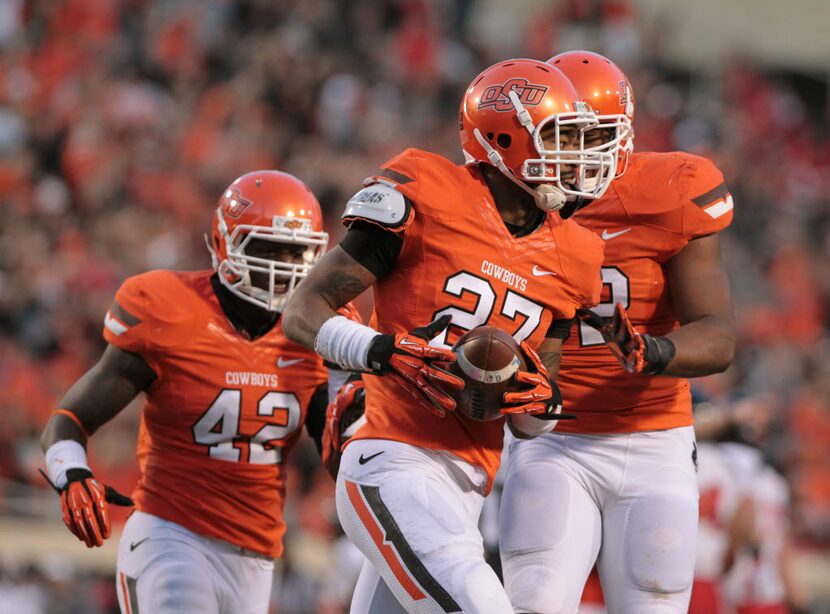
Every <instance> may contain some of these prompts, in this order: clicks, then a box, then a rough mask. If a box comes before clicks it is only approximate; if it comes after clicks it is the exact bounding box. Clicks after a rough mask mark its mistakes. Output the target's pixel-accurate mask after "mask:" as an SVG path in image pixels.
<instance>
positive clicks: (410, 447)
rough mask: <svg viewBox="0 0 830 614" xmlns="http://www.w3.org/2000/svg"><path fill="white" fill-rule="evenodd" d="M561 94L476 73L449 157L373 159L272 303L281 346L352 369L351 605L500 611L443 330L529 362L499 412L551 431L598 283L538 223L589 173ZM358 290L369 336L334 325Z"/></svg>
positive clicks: (477, 438) (346, 498)
mask: <svg viewBox="0 0 830 614" xmlns="http://www.w3.org/2000/svg"><path fill="white" fill-rule="evenodd" d="M577 98H578V95H577V93H576V91H575V90H574V89H573V87H572V86H571V84H570V83H569V82H568V80H567V79H566V78H565V77H564V76H563V75H562V73H561V72H560V71H559V70H558V69H556V68H554V67H552V66H549V65H547V64H544V63H543V62H537V61H534V60H510V61H506V62H502V63H499V64H496V65H494V66H492V67H490V68H489V69H487V70H485V71H484V72H483V73H481V74H480V75H479V76H478V77H476V79H475V80H474V81H473V82H472V84H471V85H470V87H469V88H468V89H467V91H466V93H465V94H464V97H463V100H462V103H461V111H460V124H461V126H460V130H461V142H462V146H463V149H464V153H465V156H466V159H467V163H466V164H464V165H457V164H454V163H452V162H451V161H449V160H447V159H445V158H443V157H441V156H438V155H435V154H432V153H429V152H426V151H422V150H417V149H408V150H406V151H404V152H403V153H401V154H399V155H398V156H396V157H394V158H392V159H391V160H389V161H388V162H386V163H385V164H383V165H382V167H381V168H380V169H378V170H377V171H376V172H375V173H373V174H372V175H371V176H370V177H369V178H368V179H367V180H366V181H365V182H364V185H365V186H366V187H365V188H364V189H362V190H360V191H359V192H358V193H357V194H355V195H354V196H353V197H352V199H351V200H350V201H349V203H348V205H347V207H346V211H345V213H344V215H343V219H344V223H345V224H346V226H347V227H348V228H349V230H348V233H347V234H346V237H345V238H344V240H343V242H342V243H341V244H340V245H339V246H338V247H336V248H334V249H333V250H332V251H331V252H329V253H328V254H326V256H325V257H324V258H323V260H321V262H320V263H319V264H318V265H317V267H315V270H314V271H312V273H311V275H310V276H309V278H308V279H307V280H306V282H305V283H304V284H303V285H302V286H301V287H300V288H299V289H298V291H297V293H296V294H295V295H294V296H293V297H292V299H291V301H290V302H289V304H288V306H287V308H286V311H285V314H284V318H285V323H284V325H285V331H286V334H287V335H288V336H289V338H293V339H295V340H296V341H298V342H300V343H302V344H303V345H305V346H307V347H309V348H311V347H313V348H314V349H315V350H316V351H317V352H319V353H320V354H321V355H322V356H323V357H324V358H325V359H327V360H329V361H331V362H334V363H336V364H339V365H341V366H342V367H344V368H346V369H353V370H361V371H365V372H367V373H368V374H367V375H364V376H363V379H364V380H365V406H366V412H365V420H366V423H365V424H364V425H363V426H362V427H360V429H359V430H358V431H357V432H356V433H355V434H354V435H353V436H352V437H351V439H349V441H348V442H347V443H346V444H345V449H344V451H343V455H342V458H341V459H340V470H339V473H338V476H337V489H336V493H337V494H336V497H337V510H338V515H339V518H340V521H341V524H342V525H343V528H344V529H345V531H346V533H347V535H348V536H349V537H350V538H351V539H352V540H353V541H354V543H355V544H356V545H357V546H358V547H359V548H360V549H361V550H362V552H363V553H364V554H365V555H366V557H367V559H368V560H369V561H370V563H371V565H370V566H369V567H364V574H363V575H362V576H361V579H360V582H359V583H358V589H357V590H356V592H355V595H354V599H353V602H352V611H353V612H364V611H387V610H385V609H383V608H385V607H386V605H383V606H382V607H381V606H380V605H379V603H380V601H381V600H383V599H386V598H387V597H388V596H389V595H388V590H391V592H392V594H394V597H395V598H396V599H397V600H398V601H399V602H400V604H401V605H402V606H403V608H404V609H406V610H407V611H410V612H438V611H440V612H461V611H463V612H471V613H472V612H487V613H488V614H491V613H500V612H512V611H513V609H512V606H511V605H510V601H509V599H508V597H507V595H506V594H505V592H504V589H503V587H502V586H501V584H500V582H499V580H498V578H497V576H496V574H495V573H494V572H493V570H492V569H491V568H490V567H489V566H488V565H487V564H486V563H485V560H484V551H483V546H482V538H481V534H480V533H479V531H478V528H477V521H478V516H479V513H480V510H481V506H482V503H483V501H484V497H485V495H486V494H487V493H488V491H489V490H490V487H491V484H492V480H493V476H494V474H495V472H496V469H497V468H498V464H499V459H500V455H501V448H502V435H503V423H504V421H503V420H501V419H497V420H494V421H490V422H476V421H473V420H471V419H469V418H466V417H465V416H464V415H462V414H460V413H459V412H456V411H454V410H455V401H454V399H453V394H452V393H453V392H454V391H457V390H458V389H460V387H461V386H463V383H462V381H461V380H460V379H459V378H457V377H456V376H453V375H450V374H449V373H448V372H447V371H446V366H447V363H448V362H451V361H454V359H455V355H454V353H453V352H452V351H451V348H452V345H453V343H454V341H455V340H456V339H457V338H458V337H459V335H460V334H461V333H463V332H465V331H467V330H470V329H473V328H475V327H477V326H480V325H484V324H489V325H493V326H497V327H499V328H502V329H503V330H505V331H508V332H509V333H510V334H512V335H513V337H514V338H515V339H516V340H517V341H519V342H521V345H522V348H523V351H524V353H525V354H526V358H527V364H528V365H529V366H528V368H527V370H525V371H520V372H519V373H518V374H517V376H516V378H517V382H519V384H520V385H519V386H518V389H517V390H514V391H511V392H508V393H506V394H505V396H504V408H503V410H502V413H504V414H506V415H510V416H511V420H510V423H511V425H512V427H513V428H515V429H517V430H518V431H519V432H521V433H522V434H524V435H525V436H532V435H536V434H538V433H540V432H543V431H547V430H550V429H551V428H553V426H554V423H555V421H556V420H555V419H556V417H557V412H558V410H559V408H560V407H561V405H560V402H559V401H560V399H559V394H558V390H557V388H556V385H555V384H554V383H553V381H552V380H553V378H554V377H555V375H556V371H557V368H558V361H559V349H560V346H561V343H562V340H561V337H562V334H563V329H567V326H568V321H569V320H570V319H571V318H573V317H574V314H575V312H576V310H577V309H580V308H582V307H583V306H586V305H590V304H592V303H596V302H597V300H598V298H599V290H600V283H599V265H600V262H601V260H602V241H601V240H599V238H598V237H596V236H595V235H594V234H593V233H591V232H590V231H587V230H585V229H584V228H582V227H580V226H579V225H577V224H575V223H574V222H572V221H566V220H562V219H561V218H560V217H559V215H558V214H556V213H553V212H554V211H555V210H556V209H558V208H559V207H561V206H562V205H563V204H564V203H565V201H566V197H567V191H569V190H570V189H571V187H570V186H571V185H572V183H573V181H574V177H575V176H576V175H577V174H579V173H580V172H581V166H583V165H585V164H588V163H589V162H588V161H591V164H593V165H597V164H599V156H594V155H585V156H576V155H575V154H574V150H575V149H576V147H577V143H576V140H577V138H578V135H579V129H580V128H585V127H588V126H590V125H593V124H594V123H595V122H596V118H595V116H594V114H593V113H592V112H591V111H590V108H589V107H588V106H587V105H585V104H584V103H582V102H581V101H579V100H577ZM370 287H373V288H374V296H375V310H374V314H373V317H372V321H371V326H363V325H360V324H356V323H354V322H350V321H348V320H347V319H346V318H343V317H339V316H337V314H336V309H337V308H338V307H340V306H341V305H343V304H344V303H345V302H346V301H349V300H351V299H352V298H354V297H355V296H357V295H358V294H360V293H361V292H363V291H364V290H366V289H367V288H370ZM563 323H564V325H563ZM531 414H533V415H531ZM536 416H541V418H540V417H536ZM548 418H553V419H548ZM381 578H382V581H381ZM384 582H385V584H384ZM386 586H388V590H387V589H386ZM384 603H386V602H384Z"/></svg>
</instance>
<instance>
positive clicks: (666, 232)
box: [557, 153, 732, 433]
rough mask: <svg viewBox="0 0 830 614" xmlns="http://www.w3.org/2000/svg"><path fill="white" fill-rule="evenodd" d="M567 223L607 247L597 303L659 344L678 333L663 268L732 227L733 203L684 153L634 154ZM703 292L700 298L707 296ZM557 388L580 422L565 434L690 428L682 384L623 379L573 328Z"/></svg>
mask: <svg viewBox="0 0 830 614" xmlns="http://www.w3.org/2000/svg"><path fill="white" fill-rule="evenodd" d="M573 219H574V220H575V221H577V222H578V223H579V224H581V225H582V226H584V227H585V228H588V229H590V230H592V231H594V232H595V233H596V234H597V235H599V236H600V237H601V238H603V239H604V240H605V262H604V264H603V266H602V281H603V293H602V302H601V303H600V304H599V305H598V306H597V307H596V308H594V311H595V312H596V313H598V314H599V315H601V316H603V317H611V315H612V314H613V307H614V304H615V303H618V302H619V303H622V304H623V306H624V307H625V308H626V309H627V310H628V314H629V316H630V317H631V321H632V323H633V324H634V326H635V327H636V328H637V330H639V331H640V332H645V333H648V334H650V335H665V334H666V333H668V332H670V331H672V330H674V329H675V328H677V327H678V326H679V322H678V320H677V315H676V314H675V311H674V308H673V307H672V302H671V297H670V293H669V288H668V286H667V279H666V270H665V267H664V264H665V262H666V261H667V260H668V259H669V258H671V257H672V256H673V255H675V254H676V253H677V252H679V251H680V250H681V249H683V247H684V246H685V245H686V244H687V243H688V242H689V241H691V240H692V239H695V238H697V237H702V236H705V235H709V234H713V233H716V232H718V231H720V230H722V229H723V228H726V227H727V226H728V225H729V223H730V222H731V221H732V196H731V195H730V194H729V190H728V188H727V186H726V183H725V182H724V179H723V175H722V174H721V172H720V171H719V170H718V169H717V167H716V166H715V165H714V164H713V163H712V162H711V161H709V160H707V159H705V158H700V157H697V156H693V155H691V154H686V153H637V154H635V155H634V156H633V157H632V158H631V162H630V164H629V167H628V170H627V171H626V173H625V174H624V175H623V176H622V177H620V178H618V179H616V180H614V182H613V183H612V184H611V187H610V188H609V189H608V191H607V192H606V193H605V195H604V196H603V197H602V198H600V199H598V200H596V201H594V202H592V203H590V204H589V205H587V206H586V207H583V208H582V209H580V210H578V211H577V212H576V213H575V214H574V216H573ZM705 291H706V289H705V288H701V292H705ZM558 383H559V386H560V388H561V389H562V395H563V397H564V399H565V404H566V407H567V409H568V410H569V411H571V412H573V413H575V414H576V415H578V416H579V419H578V420H570V421H565V422H560V423H559V425H558V426H557V430H558V431H560V432H571V433H628V432H634V431H650V430H659V429H668V428H674V427H679V426H688V425H690V424H692V412H691V398H690V395H689V383H688V381H687V380H685V379H682V378H677V377H670V376H660V375H657V376H646V375H630V374H628V373H626V372H625V371H624V370H623V369H622V367H621V366H620V364H619V363H618V362H617V360H616V359H615V358H614V357H613V356H612V354H611V352H609V351H608V349H607V348H606V347H605V345H604V344H603V341H602V337H601V336H600V335H599V333H598V332H596V331H595V330H593V329H592V328H590V327H589V326H588V325H587V324H584V323H578V324H577V325H576V326H575V328H574V329H571V335H570V337H569V338H568V340H567V341H566V342H565V346H564V352H563V359H562V365H561V367H560V370H559V379H558Z"/></svg>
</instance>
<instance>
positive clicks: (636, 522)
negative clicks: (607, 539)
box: [624, 496, 698, 612]
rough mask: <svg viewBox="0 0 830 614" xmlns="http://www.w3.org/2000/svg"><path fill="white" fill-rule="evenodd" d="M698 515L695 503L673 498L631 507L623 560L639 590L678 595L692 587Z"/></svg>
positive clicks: (635, 504) (646, 501) (657, 499)
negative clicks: (624, 559)
mask: <svg viewBox="0 0 830 614" xmlns="http://www.w3.org/2000/svg"><path fill="white" fill-rule="evenodd" d="M697 516H698V505H697V501H690V500H689V499H685V498H680V497H674V496H668V497H656V496H652V497H649V498H648V499H644V500H643V501H638V502H635V503H634V504H633V505H632V506H631V508H630V509H629V511H628V521H627V522H626V531H625V537H624V539H625V541H626V544H625V553H626V554H625V558H626V563H627V567H628V571H629V574H630V577H631V580H632V582H633V583H634V584H635V585H636V586H637V587H638V588H640V589H642V590H645V591H648V592H654V593H679V592H682V591H685V590H687V589H688V588H689V587H690V586H691V584H692V579H693V577H694V567H695V542H696V540H697ZM654 611H655V612H656V611H657V610H654Z"/></svg>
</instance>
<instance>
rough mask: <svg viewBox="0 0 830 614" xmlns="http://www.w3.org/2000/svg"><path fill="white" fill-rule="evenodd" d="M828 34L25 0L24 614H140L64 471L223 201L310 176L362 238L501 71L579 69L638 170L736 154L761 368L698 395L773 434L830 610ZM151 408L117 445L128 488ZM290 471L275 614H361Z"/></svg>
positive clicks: (613, 17)
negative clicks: (566, 65) (73, 431)
mask: <svg viewBox="0 0 830 614" xmlns="http://www.w3.org/2000/svg"><path fill="white" fill-rule="evenodd" d="M721 5H724V6H721ZM827 23H830V5H828V4H827V3H825V2H822V1H820V0H815V1H813V2H809V1H806V0H802V1H794V2H791V3H789V4H788V5H787V6H786V7H784V6H783V5H780V4H779V3H775V2H772V0H763V1H762V0H756V1H752V0H735V1H732V2H729V3H718V2H716V1H715V0H695V1H692V0H683V1H681V0H667V1H665V2H660V1H659V0H560V1H552V2H542V1H539V0H512V1H511V2H509V3H502V2H498V1H497V0H487V1H484V0H482V1H475V0H434V1H432V0H373V1H369V0H352V1H349V0H339V1H337V0H329V1H326V0H292V1H288V0H283V1H278V2H274V1H266V0H248V1H244V2H230V1H225V0H210V1H205V0H199V1H197V0H158V1H151V0H43V1H25V0H4V1H3V2H0V212H2V217H0V391H2V392H0V612H15V613H21V612H23V613H35V612H54V613H58V612H60V613H63V612H66V613H76V612H77V613H81V612H83V613H97V612H111V611H116V610H117V606H115V594H114V587H113V583H112V581H111V575H112V570H113V568H114V558H115V548H114V546H115V541H116V540H115V539H113V540H111V541H110V542H109V544H108V546H107V547H106V548H104V549H101V550H96V551H88V550H87V549H86V548H85V547H84V546H83V545H82V544H81V543H80V542H78V541H77V540H75V538H74V537H73V536H72V535H70V534H69V533H68V532H67V531H66V530H65V529H64V527H63V526H62V523H61V521H60V518H59V505H58V502H57V500H56V498H55V496H54V494H53V493H52V492H51V491H49V490H48V489H47V488H46V487H45V485H44V484H43V483H42V480H41V478H40V477H39V475H38V474H37V473H36V470H37V467H38V466H39V465H40V463H41V458H42V456H41V452H40V448H39V443H38V437H39V434H40V431H41V428H42V426H43V424H44V423H45V421H46V419H47V416H48V415H49V412H50V411H51V409H52V408H53V407H54V403H55V402H56V401H57V399H58V398H59V397H60V395H61V394H62V392H63V391H64V390H65V389H66V388H67V387H68V386H69V385H70V384H71V383H72V382H73V381H74V380H75V379H76V378H77V377H78V376H79V375H80V374H82V373H83V372H84V371H85V370H86V369H87V368H88V367H89V366H90V365H91V364H92V363H93V362H94V361H95V360H96V358H97V356H98V355H99V353H100V352H101V350H102V348H103V341H102V339H101V326H102V317H103V314H104V312H105V310H106V308H107V306H108V305H109V303H110V300H111V298H112V295H113V293H114V291H115V289H116V288H117V286H118V284H119V283H120V281H121V280H122V279H124V278H125V277H127V276H129V275H133V274H135V273H138V272H141V271H145V270H148V269H152V268H175V269H196V268H204V267H206V266H208V265H209V259H208V256H207V251H206V250H205V248H204V244H203V240H202V233H203V232H204V231H205V230H206V229H207V228H208V224H209V220H210V216H211V213H212V208H213V205H214V203H215V201H216V198H217V196H218V194H219V193H220V191H221V190H222V189H223V188H224V187H225V186H226V185H227V184H228V183H229V182H230V181H231V180H232V179H234V178H235V177H236V176H238V175H240V174H242V173H243V172H246V171H249V170H253V169H256V168H278V169H282V170H286V171H288V172H291V173H294V174H296V175H297V176H299V177H300V178H302V179H303V180H304V181H306V182H307V183H308V184H309V185H310V186H311V187H312V189H313V190H314V191H315V193H316V194H317V195H318V198H319V200H320V202H321V204H322V206H323V208H324V211H325V214H326V217H327V225H328V229H329V230H330V232H331V233H332V238H333V242H336V240H337V237H338V236H339V234H340V232H341V231H340V230H339V228H338V225H337V218H338V215H339V212H340V211H341V209H342V207H343V205H344V203H345V201H346V199H347V198H348V197H349V195H350V194H351V193H353V192H354V191H355V190H356V189H358V187H359V186H360V184H361V181H362V179H363V178H364V177H365V176H366V175H367V174H368V173H369V172H370V171H371V170H372V169H374V168H376V167H377V166H378V164H379V163H380V162H382V161H383V160H385V159H386V158H388V157H389V156H391V155H392V154H394V153H396V152H398V151H400V150H402V149H403V148H405V147H408V146H417V147H422V148H426V149H430V150H432V151H436V152H439V153H442V154H444V155H447V156H448V157H450V158H452V159H455V160H457V161H461V155H460V148H459V143H458V135H457V124H456V112H457V106H458V102H459V100H460V96H461V93H462V92H463V89H464V87H465V86H466V85H467V84H468V83H469V81H470V80H471V79H472V77H473V76H475V75H476V74H477V73H478V72H479V70H480V69H482V68H483V67H485V66H487V65H489V64H491V63H493V62H495V61H498V60H501V59H506V58H508V57H522V56H524V57H534V58H538V59H546V58H547V57H549V56H550V55H552V54H553V53H555V52H558V51H561V50H564V49H569V48H585V49H593V50H596V51H600V52H603V53H605V54H607V55H609V57H611V58H612V59H614V60H615V61H617V62H618V63H619V64H620V65H621V66H622V67H623V68H624V70H626V71H627V72H628V73H629V76H630V78H631V81H632V83H633V87H634V91H635V94H636V97H637V117H636V120H635V127H636V134H637V138H636V143H637V149H638V150H641V151H643V150H660V151H662V150H671V149H682V150H686V151H690V152H694V153H699V154H703V155H707V156H711V157H712V158H714V159H715V160H716V161H717V163H718V164H719V166H720V167H721V168H722V169H723V171H724V174H725V175H726V177H727V180H728V182H729V184H730V186H731V188H732V193H733V195H734V199H735V203H736V209H735V212H736V216H735V222H734V224H733V226H732V227H731V229H730V230H729V231H727V233H726V236H725V237H724V244H725V245H724V258H725V261H726V264H727V267H728V269H729V272H730V275H731V279H732V284H733V289H734V293H735V309H736V313H737V316H738V324H739V334H740V341H739V351H738V355H737V357H736V360H735V363H734V365H733V367H732V368H730V369H729V371H728V372H727V373H725V374H723V375H720V376H717V377H711V378H706V379H705V380H701V381H699V382H697V383H696V389H697V391H698V393H699V394H701V395H704V396H706V397H707V398H708V399H709V400H710V401H711V402H712V403H713V404H714V405H715V406H716V407H718V408H723V410H724V411H729V410H735V408H738V409H740V408H743V411H744V413H745V415H747V416H748V417H749V418H751V419H752V420H753V422H755V421H758V422H764V423H768V424H767V427H768V428H766V429H762V431H763V437H762V439H761V444H762V448H763V451H764V453H765V455H766V456H767V458H768V459H769V460H770V461H771V462H772V463H773V464H774V465H775V466H776V467H777V468H778V469H779V471H781V472H782V473H783V474H784V475H785V476H786V478H787V481H788V483H789V486H790V488H791V494H792V508H791V514H790V521H791V525H792V539H793V544H794V545H795V552H796V558H795V571H796V574H795V578H796V580H797V584H798V586H799V588H800V589H801V590H802V591H803V597H802V600H803V601H802V604H801V605H802V606H804V607H805V611H809V612H828V611H830V605H829V602H830V596H828V594H829V593H830V586H829V585H830V582H828V580H830V563H829V562H828V560H829V559H830V555H828V552H830V454H828V451H829V450H830V335H828V318H830V312H828V306H830V302H829V301H830V140H828V133H827V126H828V118H829V117H830V116H829V115H828V113H830V105H828V77H830V63H828V58H830V43H829V42H828V40H830V39H829V38H828V37H827V36H826V33H825V32H824V31H823V28H826V24H827ZM365 307H367V305H366V304H364V308H365ZM139 406H140V404H139V403H135V404H134V405H133V406H131V407H130V408H128V409H127V410H126V411H124V412H123V413H122V414H121V415H120V416H119V417H118V418H117V419H116V420H115V421H113V422H112V423H111V424H109V425H107V426H106V427H104V428H103V429H101V431H100V432H99V433H98V434H96V436H95V437H94V438H93V440H92V444H91V461H92V466H93V468H94V469H95V470H96V473H97V474H98V476H99V477H101V478H102V479H104V480H106V481H108V482H112V483H113V484H114V485H116V486H118V487H120V488H121V489H123V490H127V491H129V490H130V489H131V487H132V484H133V483H134V481H135V478H136V473H135V461H134V455H133V452H134V440H135V432H136V426H137V421H138V409H139ZM748 408H749V409H748ZM759 417H760V418H759ZM756 419H757V420H756ZM290 467H291V472H292V475H291V477H290V483H289V488H290V494H289V496H288V509H287V511H286V514H287V517H288V519H289V531H288V537H287V556H286V558H285V560H284V562H283V566H282V571H281V573H280V580H279V581H278V582H277V583H276V585H275V596H274V605H275V608H276V609H277V610H278V611H280V612H289V613H295V612H296V613H303V612H326V613H334V612H340V611H342V608H343V607H344V604H346V603H348V596H349V594H350V585H349V583H350V581H351V579H350V576H349V574H350V573H351V571H350V570H353V569H354V562H353V551H351V550H350V549H349V548H348V547H347V545H346V544H344V542H343V538H342V536H341V535H340V534H339V531H338V529H337V526H336V519H335V516H334V509H333V499H332V492H333V484H332V482H331V480H330V478H328V476H326V475H325V474H324V473H323V472H322V471H321V470H320V468H319V464H318V462H317V460H316V458H315V453H314V451H313V449H312V448H311V447H310V446H309V445H308V442H306V444H304V445H303V446H301V447H300V448H299V449H298V450H297V451H296V452H295V453H294V454H293V456H292V458H291V461H290ZM350 561H351V562H350Z"/></svg>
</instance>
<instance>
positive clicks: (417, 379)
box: [368, 315, 464, 417]
mask: <svg viewBox="0 0 830 614" xmlns="http://www.w3.org/2000/svg"><path fill="white" fill-rule="evenodd" d="M450 320H451V316H449V315H445V316H442V317H440V318H438V319H437V320H435V321H434V322H432V323H430V324H428V325H426V326H421V327H420V328H416V329H415V330H413V331H412V332H409V333H399V334H397V335H378V336H377V337H375V339H374V340H373V341H372V344H371V345H370V346H369V356H368V358H369V366H370V367H371V368H372V369H374V371H375V372H376V373H380V374H383V373H389V374H390V375H391V376H392V377H394V378H395V379H396V380H397V381H398V383H400V384H401V386H403V387H404V388H405V389H406V390H407V391H408V392H409V393H410V394H411V395H412V396H413V398H415V399H416V400H417V401H418V402H419V403H421V404H422V405H424V406H425V407H426V408H427V409H429V410H430V411H431V412H432V413H434V414H435V415H437V416H440V417H443V416H444V415H445V413H446V412H448V411H452V410H454V409H455V399H454V398H453V396H452V395H453V394H455V393H457V392H459V391H461V390H462V389H463V388H464V380H462V379H461V378H460V377H458V376H457V375H453V374H452V373H450V372H449V371H447V370H446V367H447V365H448V364H449V363H451V362H455V352H453V351H452V350H445V349H443V348H437V347H433V346H431V345H429V341H430V340H431V339H433V338H434V337H436V336H437V335H438V334H439V333H440V332H442V331H443V330H445V329H446V328H447V326H449V325H450Z"/></svg>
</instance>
